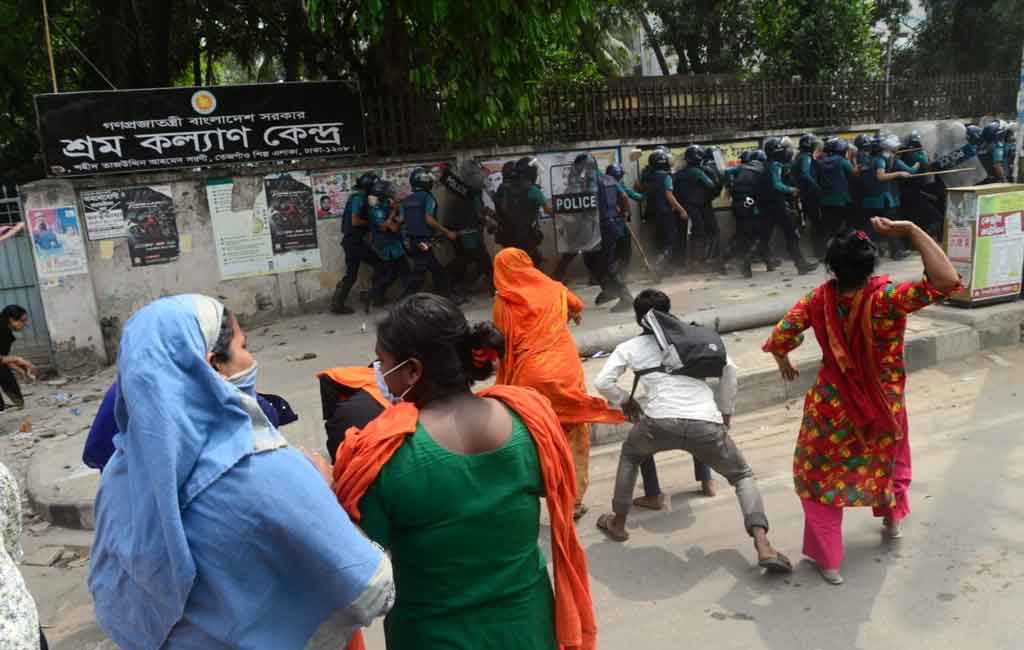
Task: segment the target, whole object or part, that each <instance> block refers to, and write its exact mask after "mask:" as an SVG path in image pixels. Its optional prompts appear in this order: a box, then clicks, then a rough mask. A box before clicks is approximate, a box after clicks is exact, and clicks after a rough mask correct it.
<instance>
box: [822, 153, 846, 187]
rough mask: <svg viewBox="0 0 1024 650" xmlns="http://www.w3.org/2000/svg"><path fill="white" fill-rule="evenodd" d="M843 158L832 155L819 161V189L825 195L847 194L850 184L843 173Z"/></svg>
mask: <svg viewBox="0 0 1024 650" xmlns="http://www.w3.org/2000/svg"><path fill="white" fill-rule="evenodd" d="M844 160H845V158H843V157H842V156H837V155H834V154H829V155H828V156H825V159H824V160H822V161H821V189H822V190H823V191H824V192H825V194H832V195H835V194H849V193H850V183H849V181H847V179H846V173H845V172H843V161H844Z"/></svg>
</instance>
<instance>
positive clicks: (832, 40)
mask: <svg viewBox="0 0 1024 650" xmlns="http://www.w3.org/2000/svg"><path fill="white" fill-rule="evenodd" d="M872 12H873V3H872V2H871V1H870V0H791V1H789V2H782V3H759V4H758V6H757V8H756V10H755V17H754V19H755V26H754V38H755V42H756V43H757V45H758V55H757V63H758V67H759V70H760V74H761V76H764V77H767V78H773V79H784V78H789V77H793V76H799V77H800V78H801V79H804V80H806V81H830V80H834V79H850V78H857V77H876V76H877V75H878V74H879V48H878V43H877V41H876V40H875V38H874V36H873V34H872V25H873V20H872Z"/></svg>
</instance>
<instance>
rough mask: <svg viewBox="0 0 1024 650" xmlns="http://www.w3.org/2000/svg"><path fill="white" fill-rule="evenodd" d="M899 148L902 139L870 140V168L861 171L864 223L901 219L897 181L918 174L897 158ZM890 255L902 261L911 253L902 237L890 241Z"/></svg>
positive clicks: (878, 138) (887, 135)
mask: <svg viewBox="0 0 1024 650" xmlns="http://www.w3.org/2000/svg"><path fill="white" fill-rule="evenodd" d="M899 146H900V139H899V138H897V137H896V136H895V135H891V134H885V135H878V136H876V137H875V138H874V139H872V141H871V158H870V161H869V162H868V169H867V170H865V171H862V172H861V175H862V176H863V177H864V179H863V180H864V187H865V191H864V198H863V199H862V200H861V212H862V218H864V219H865V220H868V219H870V218H871V217H873V216H883V217H888V218H892V219H896V218H898V214H899V208H900V198H899V196H900V195H899V189H898V187H897V186H896V184H895V181H898V180H902V179H907V178H910V176H911V175H912V174H913V173H914V172H915V171H917V170H916V168H914V167H909V166H908V165H906V164H904V162H903V161H902V160H900V159H899V158H897V157H896V150H897V149H899ZM869 223H870V222H869ZM870 232H872V233H873V232H874V231H873V230H871V231H870ZM889 254H890V256H891V257H892V259H894V260H902V259H904V258H906V257H907V256H908V255H909V254H910V253H908V252H907V250H906V246H905V244H904V242H903V240H902V239H901V238H899V237H893V238H890V240H889Z"/></svg>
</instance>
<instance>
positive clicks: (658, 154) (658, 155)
mask: <svg viewBox="0 0 1024 650" xmlns="http://www.w3.org/2000/svg"><path fill="white" fill-rule="evenodd" d="M647 162H648V164H649V165H650V166H651V169H659V170H663V171H668V170H670V169H672V161H671V160H670V159H669V157H668V154H667V153H666V152H665V150H664V149H656V150H655V151H653V152H652V153H651V156H650V158H648V159H647Z"/></svg>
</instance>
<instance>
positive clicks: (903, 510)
mask: <svg viewBox="0 0 1024 650" xmlns="http://www.w3.org/2000/svg"><path fill="white" fill-rule="evenodd" d="M872 225H873V226H874V228H875V230H876V232H878V233H880V234H883V235H888V236H891V237H909V238H910V240H911V242H912V244H913V246H914V247H915V248H916V249H917V250H918V251H919V252H920V253H921V258H922V261H923V262H924V270H925V276H924V278H922V279H921V280H919V281H916V282H903V283H900V284H895V283H893V282H891V281H890V280H889V278H888V277H887V276H876V275H874V270H875V266H876V263H877V260H878V249H877V247H876V246H875V244H874V243H873V242H872V241H871V238H870V237H869V236H868V235H866V234H865V233H864V232H863V231H854V230H848V231H846V232H843V233H841V234H839V235H836V236H835V237H834V238H833V239H832V240H831V241H830V242H829V248H828V253H827V254H826V256H825V264H826V265H827V267H828V270H829V272H830V273H831V274H832V275H833V276H834V278H833V279H832V280H829V281H828V282H825V283H824V284H822V285H821V286H819V287H818V288H817V289H815V290H813V291H812V292H810V293H809V294H807V295H806V296H804V297H803V298H801V299H800V301H799V302H798V303H797V304H796V305H795V306H794V307H793V308H792V309H790V310H789V313H787V314H786V316H785V317H783V319H782V320H781V321H780V322H779V324H778V325H776V327H775V330H774V331H773V332H772V334H771V336H770V337H769V338H768V341H767V342H766V343H765V344H764V347H763V349H764V351H765V352H770V353H772V354H773V355H774V356H775V360H776V362H777V363H778V365H779V371H780V372H781V373H782V377H783V378H784V379H785V380H787V381H792V380H794V379H795V378H796V377H797V376H798V375H799V372H798V371H797V370H796V368H794V367H793V365H792V364H791V363H790V361H789V357H788V356H787V355H788V353H789V352H790V351H791V350H793V349H794V348H796V347H797V346H798V345H800V343H801V342H803V334H802V332H803V331H804V330H806V329H807V328H809V327H810V328H813V329H814V334H815V336H816V337H817V339H818V343H819V345H820V346H821V352H822V365H821V370H820V371H819V372H818V378H817V381H816V382H815V383H814V386H813V387H812V388H811V389H810V390H809V391H808V392H807V396H806V398H805V400H804V419H803V424H802V425H801V427H800V434H799V437H798V438H797V444H796V452H795V454H794V458H793V479H794V483H795V485H796V492H797V494H798V495H799V496H800V500H801V502H802V504H803V508H804V517H805V519H804V547H803V552H804V555H806V556H807V557H809V558H810V559H811V560H813V561H814V562H815V563H816V564H817V567H818V570H819V571H820V572H821V575H822V577H823V578H824V579H825V581H826V582H829V583H830V584H841V583H842V581H843V579H842V576H841V575H840V574H839V566H840V564H841V562H842V559H843V538H842V521H843V508H849V507H856V506H870V507H871V508H873V510H874V514H875V516H878V517H883V533H884V534H886V535H888V536H889V537H893V538H895V537H899V536H900V535H901V522H902V520H903V518H904V517H905V516H906V515H907V514H908V513H909V512H910V505H909V502H908V499H907V489H908V488H909V487H910V477H911V473H910V442H909V439H908V432H907V413H906V403H905V401H904V395H903V393H904V389H905V387H906V368H905V366H904V362H903V336H904V330H905V329H906V325H907V315H909V314H910V313H912V312H915V311H917V310H918V309H921V308H923V307H926V306H927V305H930V304H932V303H933V302H936V301H938V300H941V299H942V298H943V297H945V296H946V295H948V294H949V293H950V292H952V291H954V290H956V289H957V288H958V287H959V285H960V278H959V276H958V275H957V272H956V270H955V269H954V268H953V265H952V264H951V263H950V261H949V259H948V258H947V257H946V254H945V253H944V252H943V251H942V249H941V248H940V247H939V245H938V244H936V243H935V241H934V240H932V238H931V237H929V236H928V235H927V233H925V232H924V231H923V230H921V229H920V228H918V227H917V226H915V225H914V224H913V223H911V222H909V221H890V220H889V219H882V218H875V219H872Z"/></svg>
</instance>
